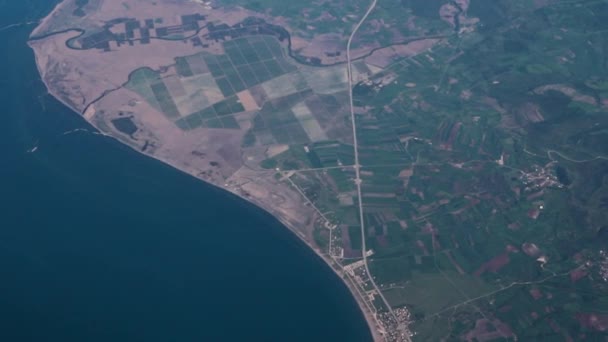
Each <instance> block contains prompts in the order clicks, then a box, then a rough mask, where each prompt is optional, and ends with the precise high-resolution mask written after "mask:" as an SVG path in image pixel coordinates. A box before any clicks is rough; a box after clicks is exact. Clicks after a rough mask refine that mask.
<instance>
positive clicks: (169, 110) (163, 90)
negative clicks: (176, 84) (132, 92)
mask: <svg viewBox="0 0 608 342" xmlns="http://www.w3.org/2000/svg"><path fill="white" fill-rule="evenodd" d="M150 88H151V89H152V92H153V93H154V97H156V101H157V102H158V104H159V106H160V109H161V110H162V111H163V113H164V114H165V115H166V116H167V117H169V118H174V119H176V118H179V116H180V115H179V110H178V109H177V106H176V105H175V102H173V98H172V97H171V94H169V90H168V89H167V87H166V86H165V84H164V83H162V82H161V83H154V84H151V85H150Z"/></svg>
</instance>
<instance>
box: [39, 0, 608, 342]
mask: <svg viewBox="0 0 608 342" xmlns="http://www.w3.org/2000/svg"><path fill="white" fill-rule="evenodd" d="M602 4H605V2H602V1H585V0H575V1H570V2H568V3H564V2H560V1H554V0H509V1H506V0H504V1H503V0H496V1H479V0H478V1H475V0H432V1H425V2H422V1H416V0H402V1H388V0H353V1H344V0H310V1H298V2H293V1H285V0H258V1H245V0H211V1H205V0H64V1H63V2H61V3H60V4H59V5H57V7H56V8H55V9H54V10H53V11H52V13H50V14H49V15H48V16H47V17H46V18H44V20H42V21H41V22H40V24H39V25H38V27H36V29H35V30H34V31H33V32H32V34H31V37H30V40H29V45H30V46H31V48H32V49H33V50H34V53H35V56H36V62H37V66H38V69H39V72H40V75H41V77H42V80H43V81H44V83H45V84H46V86H47V88H48V90H49V92H50V93H51V94H52V95H53V96H54V97H56V98H57V99H58V100H60V101H61V102H63V103H64V104H65V105H67V106H68V107H70V108H71V109H73V110H74V111H75V112H77V113H79V114H80V115H82V117H83V118H84V119H85V120H87V121H88V122H89V123H91V124H92V125H93V126H94V127H95V128H97V129H98V130H99V131H100V132H102V133H103V134H105V135H107V136H109V137H112V138H115V139H117V140H119V141H120V142H122V143H124V144H126V145H128V146H130V147H131V148H133V149H134V150H136V151H139V152H140V153H143V154H146V155H149V156H151V157H152V158H156V159H158V160H160V161H163V162H164V163H166V164H169V165H171V166H173V167H175V168H176V169H179V170H181V171H184V172H186V173H188V174H190V175H192V176H194V177H196V178H198V179H201V180H203V181H206V182H209V183H211V184H214V185H215V186H217V187H220V188H223V189H225V190H226V191H229V192H231V193H233V194H235V195H237V196H240V197H241V198H243V199H245V200H247V201H250V202H252V203H254V204H256V205H257V206H259V207H261V208H263V209H265V210H266V211H268V212H270V213H271V214H273V215H274V216H275V217H276V218H277V219H279V220H280V221H281V222H282V223H284V225H285V226H286V227H288V228H289V229H290V230H291V231H292V232H293V233H294V234H295V235H296V236H297V237H299V238H300V239H301V240H302V241H304V242H305V243H306V244H307V245H308V246H310V248H311V249H313V250H314V251H315V252H316V253H317V254H318V255H319V256H320V257H321V258H322V259H323V260H325V262H327V264H328V265H329V266H331V267H332V269H333V270H334V271H335V272H336V273H337V274H338V276H339V277H341V278H342V279H343V280H344V282H345V283H346V284H347V285H348V287H349V289H350V290H351V292H352V294H353V296H354V297H355V298H356V299H357V302H358V303H359V306H360V308H361V310H362V311H363V313H364V314H365V316H366V318H367V321H368V323H369V327H370V330H371V331H372V334H373V336H374V339H375V340H376V341H391V342H398V341H410V340H412V339H416V338H420V340H427V341H431V340H447V339H458V340H467V341H473V340H480V341H490V340H493V339H497V338H502V339H515V340H516V339H517V338H518V336H523V337H522V338H524V339H525V338H526V336H528V337H527V338H533V339H534V338H535V337H530V336H532V335H531V334H538V336H541V335H542V334H546V331H549V330H551V331H554V332H555V333H556V334H561V335H562V336H564V338H566V337H567V338H566V340H568V338H570V340H572V338H574V339H578V338H580V334H583V332H581V333H580V334H579V335H575V334H574V333H573V332H572V331H566V330H565V329H561V328H560V327H565V326H568V325H577V324H578V325H579V326H581V327H583V328H584V334H587V335H586V336H592V335H593V333H595V332H598V333H599V332H601V331H603V330H604V329H605V327H608V316H606V315H602V314H600V312H602V305H604V304H602V303H603V302H601V301H598V302H596V303H595V304H596V305H595V306H593V305H591V304H589V303H591V302H589V301H587V300H585V299H584V298H583V297H582V296H579V297H577V295H576V293H577V292H576V291H574V292H573V293H575V294H572V293H568V294H565V293H564V295H558V293H562V292H560V291H565V290H563V289H564V288H566V287H564V286H562V285H563V284H562V283H567V284H568V288H571V289H573V288H578V287H580V288H581V289H579V290H580V291H585V293H598V294H600V293H602V290H601V289H602V288H608V285H607V286H605V287H604V285H603V283H600V282H598V281H597V279H608V276H606V275H608V271H606V270H607V269H608V266H607V265H608V255H607V254H606V252H604V251H603V250H602V249H601V248H600V247H599V245H598V246H588V245H584V244H583V242H584V241H588V240H589V239H590V237H591V236H594V235H595V234H600V232H601V231H602V229H603V230H606V229H608V228H606V225H605V223H606V222H608V217H607V214H606V213H605V211H603V210H602V209H601V208H602V206H605V198H606V197H605V196H603V195H602V194H604V195H605V191H606V189H607V188H606V187H607V186H608V185H606V184H608V183H607V182H602V181H597V182H595V183H594V184H595V185H594V186H588V185H586V184H583V183H582V182H581V180H583V179H589V178H594V177H596V178H597V177H600V176H599V175H601V173H602V172H603V171H602V170H605V169H606V168H605V163H606V160H608V158H607V157H606V156H608V151H606V149H605V146H608V140H603V139H605V137H606V136H608V135H606V134H605V133H606V130H608V119H607V118H608V115H605V114H606V111H607V110H608V95H607V94H608V93H607V90H608V81H606V80H608V77H607V76H606V75H604V73H608V72H605V70H604V69H605V68H608V67H606V66H603V67H601V69H602V70H599V71H598V70H597V69H598V68H600V67H599V66H597V65H595V64H594V63H596V62H594V61H600V60H605V56H603V53H604V52H603V51H606V50H605V49H602V48H595V47H597V46H604V47H605V46H608V42H606V39H605V37H604V36H605V35H604V36H602V35H601V32H604V31H605V30H606V29H608V27H607V25H608V24H606V23H608V18H604V19H598V18H599V16H600V13H605V12H606V11H605V10H606V8H604V7H602V6H603V5H602ZM590 13H591V14H590ZM602 15H603V14H602ZM589 16H591V17H593V20H591V19H590V20H588V21H587V20H582V19H580V18H585V17H589ZM572 18H579V19H577V20H576V23H578V24H574V22H575V21H573V19H572ZM596 19H597V20H596ZM539 32H540V33H539ZM596 33H597V34H596ZM584 41H586V42H587V43H585V44H583V43H581V42H584ZM602 44H605V45H602ZM598 63H599V62H598ZM598 65H599V64H598ZM592 66H593V67H592ZM590 68H593V70H594V71H593V72H590V71H589V70H590ZM564 113H565V114H564ZM558 137H559V138H558ZM562 137H563V138H562ZM573 142H576V143H573ZM600 179H602V177H600ZM555 217H559V218H560V219H559V220H555V219H554V218H555ZM581 225H584V226H585V227H587V228H585V229H583V230H581V229H575V228H574V227H579V226H581ZM583 231H584V232H585V233H583ZM601 234H603V235H601V236H602V238H605V236H606V234H605V231H604V233H601ZM566 241H567V242H566ZM572 241H577V242H580V243H581V244H580V245H576V244H570V242H572ZM277 243H280V242H277ZM575 245H576V246H577V247H573V246H575ZM600 265H603V266H600ZM566 292H567V291H566ZM553 294H555V295H553ZM530 296H531V298H532V299H530V298H528V297H530ZM541 298H543V299H542V300H540V299H541ZM566 298H567V299H566ZM556 307H564V308H566V309H564V310H566V311H568V313H569V315H567V317H566V316H565V317H560V318H557V317H554V316H553V313H554V312H556V310H555V309H554V308H556ZM541 313H542V314H541ZM593 317H595V318H593ZM541 320H542V322H543V323H542V324H540V323H538V324H537V323H533V322H540V321H541ZM555 322H560V323H559V324H557V323H555ZM598 322H600V323H601V324H600V323H598ZM535 329H536V330H535ZM560 329H561V330H560ZM526 334H527V335H526ZM534 336H537V335H534ZM543 336H544V335H543Z"/></svg>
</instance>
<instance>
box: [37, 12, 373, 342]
mask: <svg viewBox="0 0 608 342" xmlns="http://www.w3.org/2000/svg"><path fill="white" fill-rule="evenodd" d="M63 3H64V2H61V3H60V4H59V5H57V7H55V8H58V7H59V6H60V5H61V4H63ZM51 13H52V12H51ZM50 15H51V14H49V15H48V16H47V17H45V19H44V20H43V22H44V21H45V20H47V18H48V17H50ZM34 31H35V30H34ZM28 46H29V47H30V48H31V49H32V51H34V52H35V49H34V48H33V47H32V46H31V45H30V44H29V41H28ZM34 58H35V62H36V68H37V70H38V73H39V75H40V76H41V80H42V82H43V84H44V85H45V87H46V89H47V91H48V92H49V94H50V95H51V96H53V98H55V99H57V100H58V101H59V102H61V103H62V104H63V105H65V106H66V107H67V108H69V109H70V110H71V111H73V112H74V113H76V114H78V116H79V117H81V118H82V119H83V121H85V122H86V123H87V124H88V125H90V126H91V127H92V128H94V129H95V131H96V132H94V133H96V134H100V135H103V136H106V137H109V138H112V139H114V140H115V141H117V142H118V143H120V144H121V145H123V146H126V147H128V148H130V149H132V150H133V151H134V152H136V153H139V154H141V155H144V156H146V157H149V158H152V159H155V160H157V161H159V162H161V163H163V164H165V165H168V166H170V167H171V168H173V169H175V170H177V171H179V172H182V173H184V174H186V175H188V176H191V177H193V178H195V179H197V180H198V181H202V182H204V183H205V184H208V185H211V186H213V187H215V188H217V189H220V190H223V191H226V192H228V193H230V194H232V195H235V196H237V197H239V198H240V199H242V200H244V201H246V202H247V203H248V204H251V205H254V206H256V207H257V208H259V209H261V210H263V211H265V212H266V213H268V214H270V215H271V216H272V217H274V218H275V219H276V220H277V221H278V222H280V223H281V225H283V226H284V227H285V228H287V230H289V231H290V232H291V233H292V234H293V235H295V236H296V237H297V238H298V239H299V240H300V241H302V242H304V244H305V245H306V246H307V247H308V249H309V250H311V251H313V252H314V254H316V255H317V257H319V258H320V259H321V260H322V261H323V262H324V263H325V264H326V265H327V266H328V267H329V268H330V269H331V270H332V271H333V272H334V274H335V275H336V276H337V277H338V278H339V279H340V280H341V281H342V283H343V284H344V285H345V286H346V288H348V290H349V292H350V293H351V296H352V297H353V298H354V299H355V302H356V303H357V306H358V307H359V310H360V311H361V313H362V314H363V317H364V318H365V321H366V322H367V325H368V329H369V331H370V335H371V336H372V338H373V341H374V342H380V341H384V338H383V337H382V335H381V334H380V331H379V329H378V325H377V321H376V318H375V316H374V313H372V312H371V311H370V310H369V307H368V305H367V303H366V302H365V300H364V299H363V298H362V297H361V296H362V295H361V293H360V292H359V291H358V290H357V288H356V285H354V284H353V283H352V281H350V280H349V279H348V278H347V277H346V276H345V273H344V272H343V270H342V268H340V267H339V266H338V265H337V263H336V262H335V260H333V259H331V258H330V257H329V256H327V255H326V254H324V253H323V252H322V251H321V250H319V249H318V248H316V247H315V246H314V245H313V244H312V243H311V242H310V241H308V240H307V239H306V237H305V236H303V235H302V234H301V232H300V231H298V230H297V229H296V227H293V226H292V225H291V223H289V222H288V221H287V220H286V219H285V218H284V217H281V216H280V215H277V214H276V213H273V211H272V210H271V209H269V208H266V207H265V206H264V205H263V204H262V203H259V202H257V201H252V200H251V199H250V198H247V197H245V196H243V195H241V194H239V193H238V192H236V191H234V190H232V189H229V188H226V187H223V186H221V185H218V184H215V183H212V182H209V181H206V180H204V179H201V178H199V177H197V176H196V175H194V174H192V173H189V172H187V171H186V170H183V169H181V168H179V167H177V166H175V165H173V163H172V162H171V161H169V160H166V159H164V158H160V157H158V156H154V155H152V154H149V153H146V152H142V151H140V150H137V149H136V148H134V147H133V146H131V145H129V144H127V143H125V142H123V141H121V139H119V138H117V137H115V136H112V135H109V134H107V133H105V132H103V131H102V130H101V129H100V128H99V127H97V126H96V125H95V124H94V123H93V122H92V120H91V121H89V120H87V119H86V118H85V116H84V112H81V111H79V110H78V109H76V108H74V107H73V106H72V105H70V104H69V103H67V101H65V100H64V99H62V98H61V97H60V96H58V95H57V94H56V93H55V92H54V91H53V89H52V88H51V87H50V86H49V84H48V83H47V81H46V80H45V79H44V77H42V71H41V69H40V63H39V57H38V55H37V54H36V53H34ZM87 107H88V106H87Z"/></svg>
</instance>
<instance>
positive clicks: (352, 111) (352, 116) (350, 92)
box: [346, 0, 397, 321]
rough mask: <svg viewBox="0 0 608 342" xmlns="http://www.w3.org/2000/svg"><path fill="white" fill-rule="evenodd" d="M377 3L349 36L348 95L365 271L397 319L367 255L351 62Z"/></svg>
mask: <svg viewBox="0 0 608 342" xmlns="http://www.w3.org/2000/svg"><path fill="white" fill-rule="evenodd" d="M377 3H378V0H373V1H372V3H371V5H370V6H369V8H368V9H367V12H365V15H364V16H363V17H362V18H361V20H360V21H359V22H358V23H357V25H356V26H355V28H354V29H353V32H352V33H351V34H350V37H348V43H347V45H346V69H347V75H348V96H349V101H350V119H351V122H352V126H353V146H354V150H355V165H354V168H355V176H356V177H355V184H356V186H357V196H358V197H359V221H360V222H361V249H362V252H363V264H364V265H365V271H366V272H367V274H368V277H369V280H370V282H371V284H372V285H373V286H374V289H375V290H376V292H378V296H380V298H381V299H382V301H383V302H384V305H385V306H386V307H387V309H388V311H389V312H390V314H391V315H392V316H393V318H394V319H395V321H396V318H397V317H396V316H395V313H394V312H393V309H392V308H391V305H390V304H389V303H388V301H387V300H386V298H385V297H384V295H383V294H382V292H381V291H380V289H379V288H378V285H376V282H375V281H374V278H373V277H372V274H371V273H370V272H369V266H368V264H367V256H366V253H365V252H366V250H367V249H366V247H365V221H364V220H363V197H362V196H361V175H360V174H361V172H360V170H359V169H360V168H361V164H359V147H358V143H357V122H356V121H357V120H356V119H355V106H354V101H353V72H352V62H351V56H350V47H351V44H352V42H353V38H354V37H355V35H356V34H357V31H358V30H359V28H360V27H361V25H363V23H364V22H365V20H367V17H369V15H370V13H372V11H373V10H374V8H375V7H376V4H377Z"/></svg>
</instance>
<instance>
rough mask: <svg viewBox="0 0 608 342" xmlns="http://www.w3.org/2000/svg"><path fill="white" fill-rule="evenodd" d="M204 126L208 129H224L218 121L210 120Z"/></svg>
mask: <svg viewBox="0 0 608 342" xmlns="http://www.w3.org/2000/svg"><path fill="white" fill-rule="evenodd" d="M205 126H206V127H209V128H224V125H223V124H222V122H221V121H220V119H211V120H207V121H206V122H205Z"/></svg>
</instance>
